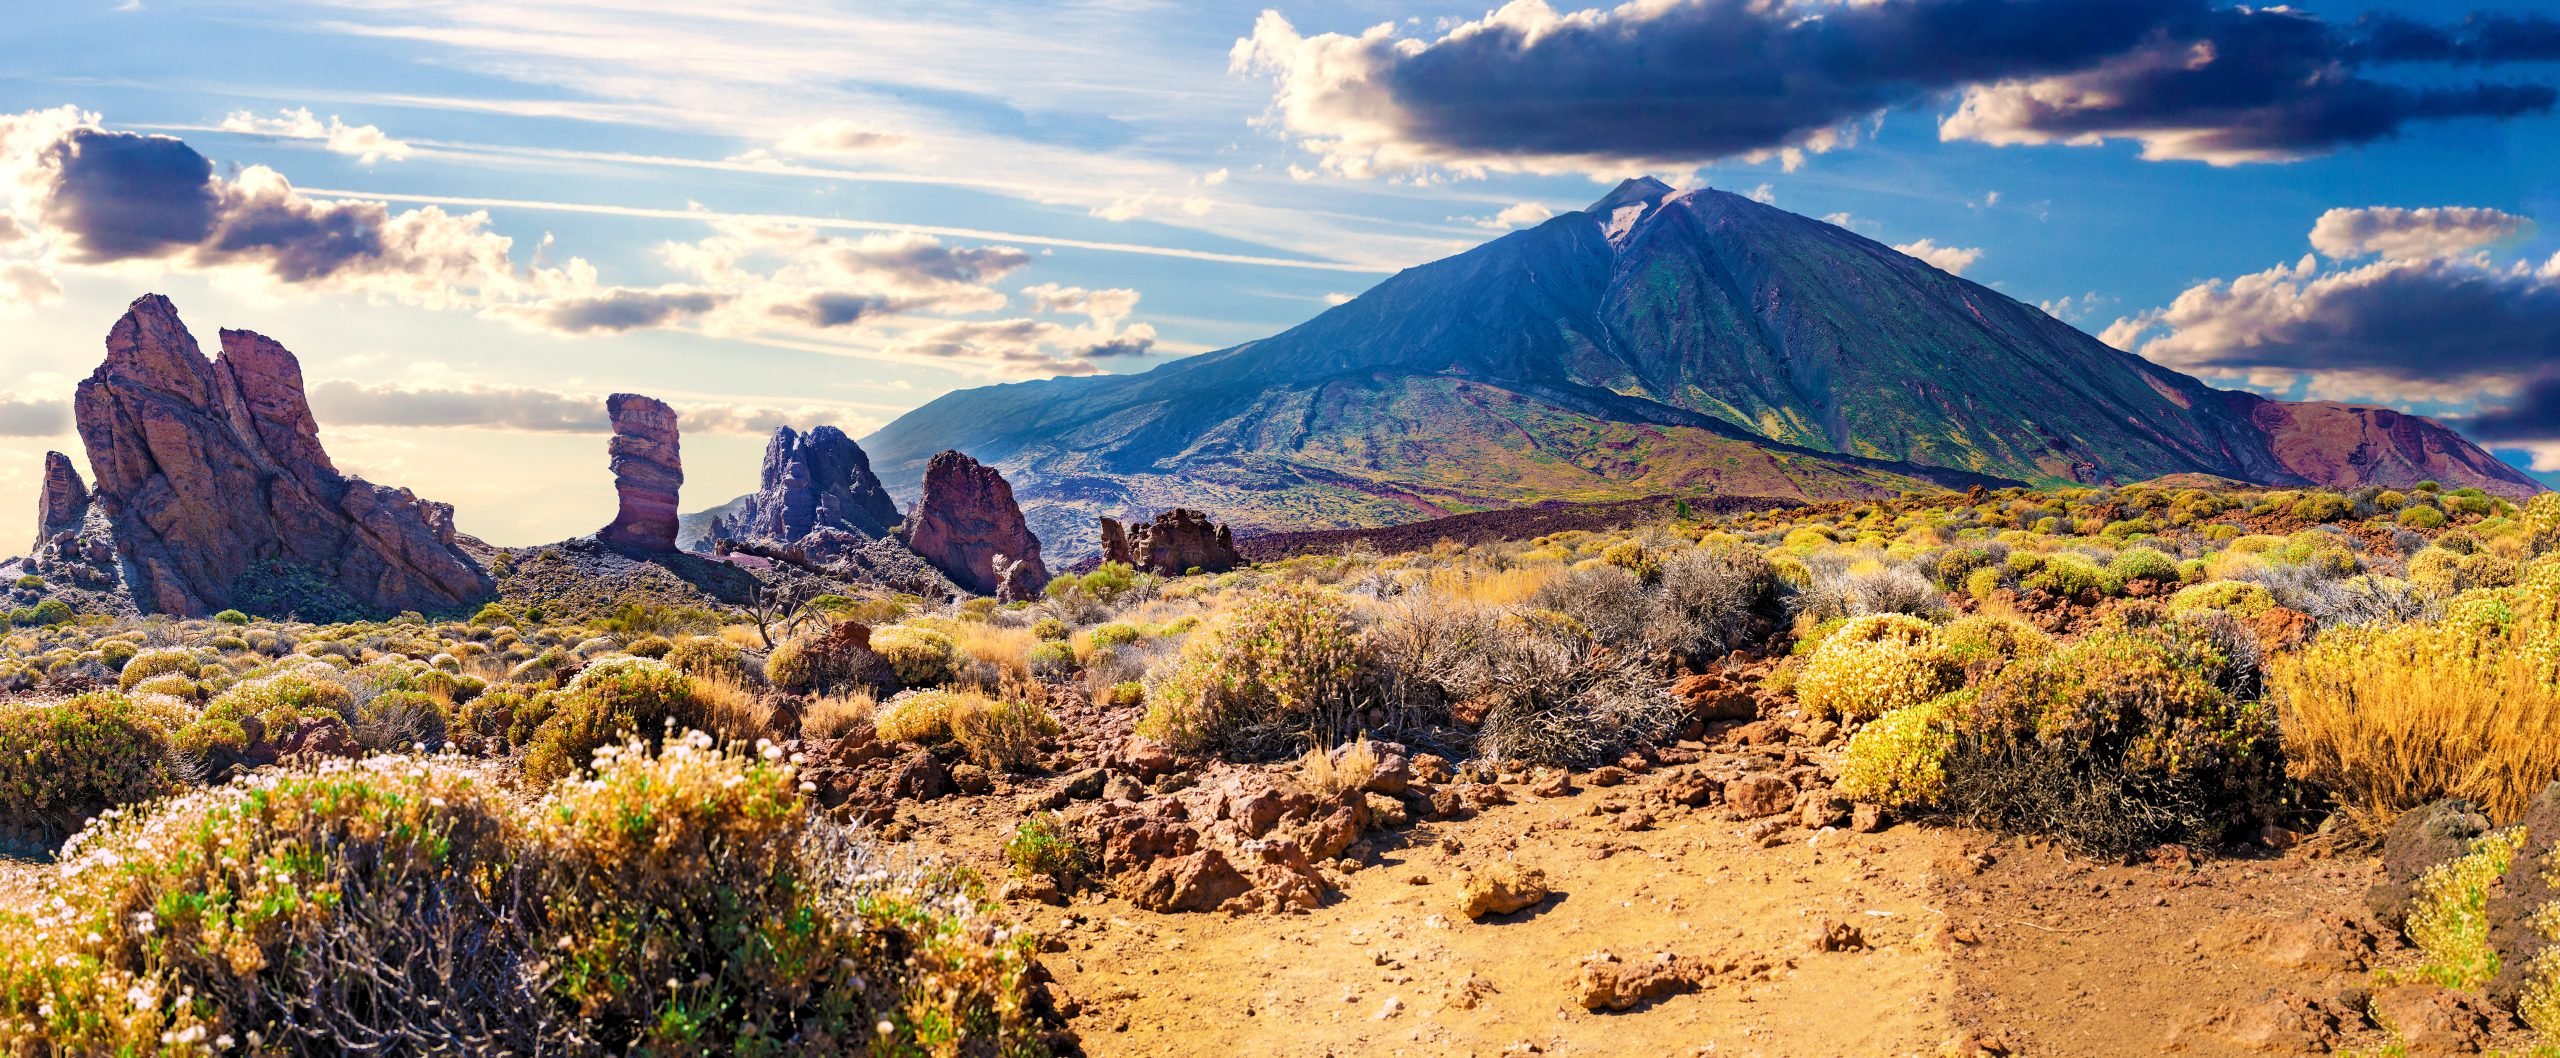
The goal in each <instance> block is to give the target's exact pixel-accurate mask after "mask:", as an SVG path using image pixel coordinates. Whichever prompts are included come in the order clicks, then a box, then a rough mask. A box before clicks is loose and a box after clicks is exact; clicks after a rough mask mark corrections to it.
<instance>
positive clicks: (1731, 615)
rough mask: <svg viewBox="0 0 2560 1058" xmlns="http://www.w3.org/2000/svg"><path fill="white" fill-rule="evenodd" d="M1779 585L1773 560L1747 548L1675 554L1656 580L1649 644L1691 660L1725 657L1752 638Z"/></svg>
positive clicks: (1729, 546)
mask: <svg viewBox="0 0 2560 1058" xmlns="http://www.w3.org/2000/svg"><path fill="white" fill-rule="evenodd" d="M1777 583H1778V580H1777V574H1776V573H1775V572H1774V571H1773V570H1771V569H1770V566H1769V560H1768V559H1767V558H1766V557H1764V556H1762V555H1761V554H1760V553H1759V552H1757V551H1753V550H1751V549H1749V548H1745V547H1741V546H1738V545H1730V544H1727V545H1721V546H1709V547H1700V548H1694V549H1691V550H1687V551H1682V552H1679V553H1677V554H1674V555H1672V556H1671V557H1670V558H1668V559H1665V560H1663V562H1662V564H1661V568H1660V570H1659V572H1658V573H1657V574H1656V576H1655V585H1656V587H1655V599H1654V616H1653V619H1652V621H1651V623H1650V624H1649V625H1648V626H1647V638H1648V639H1649V640H1651V641H1652V642H1653V643H1654V645H1656V646H1659V647H1662V648H1665V649H1669V650H1674V651H1678V652H1680V653H1684V654H1687V655H1689V656H1691V657H1693V658H1699V659H1705V658H1712V657H1715V656H1718V655H1721V654H1723V653H1725V652H1726V651H1729V650H1732V649H1733V648H1735V647H1737V646H1740V645H1742V643H1743V642H1744V640H1746V639H1748V638H1749V636H1750V634H1751V630H1752V624H1753V619H1754V617H1755V616H1756V615H1757V613H1758V611H1760V610H1761V609H1763V608H1765V607H1766V606H1767V605H1768V602H1769V600H1770V598H1771V597H1772V595H1773V593H1774V592H1776V590H1777Z"/></svg>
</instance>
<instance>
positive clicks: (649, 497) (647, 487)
mask: <svg viewBox="0 0 2560 1058" xmlns="http://www.w3.org/2000/svg"><path fill="white" fill-rule="evenodd" d="M605 411H606V412H607V413H608V414H610V415H611V416H612V417H613V440H612V442H611V443H610V444H608V445H607V446H606V448H605V451H606V452H607V453H608V454H609V455H610V456H611V457H612V467H613V491H614V492H615V494H617V495H618V496H619V497H620V498H621V509H620V510H619V511H617V512H616V513H615V514H614V517H613V524H611V525H608V526H605V527H604V528H603V529H602V530H601V531H599V532H598V533H597V534H596V535H597V536H598V537H599V538H601V539H603V540H604V542H606V543H608V544H612V545H614V546H616V547H621V548H626V549H629V550H633V551H648V552H673V551H674V550H675V549H676V517H677V516H676V492H677V490H679V489H681V488H682V487H683V486H684V457H683V455H682V453H681V452H680V451H679V448H678V445H677V428H676V412H675V409H673V408H670V407H668V406H667V402H665V401H662V400H659V399H657V398H655V397H644V396H641V395H639V394H637V393H616V394H614V395H613V396H610V397H607V398H605Z"/></svg>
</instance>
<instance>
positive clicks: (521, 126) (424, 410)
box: [0, 0, 2560, 551]
mask: <svg viewBox="0 0 2560 1058" xmlns="http://www.w3.org/2000/svg"><path fill="white" fill-rule="evenodd" d="M25 6H26V7H27V8H28V10H22V11H17V12H13V19H14V24H13V26H12V31H11V32H10V33H9V34H8V36H7V38H6V39H5V40H0V511H7V510H19V511H31V510H32V508H33V507H34V504H35V490H36V487H37V483H38V482H39V480H40V478H41V475H42V457H43V453H44V452H45V451H46V450H48V449H61V450H64V451H68V452H71V453H73V454H74V455H75V457H77V456H78V454H79V448H78V441H77V438H76V437H75V436H73V435H72V432H71V415H70V411H69V398H70V396H71V393H72V390H73V387H74V386H75V385H76V384H77V382H78V380H79V379H81V378H83V377H85V376H86V375H87V374H88V373H89V372H90V371H91V370H92V369H94V368H95V367H96V365H97V363H98V361H99V359H100V358H101V356H102V345H101V343H102V340H103V338H104V336H105V334H106V331H107V329H108V328H109V326H111V325H112V324H113V322H114V321H115V319H116V317H117V316H118V315H119V314H120V313H121V312H122V311H123V307H124V306H125V305H126V304H127V303H128V302H130V301H131V300H132V299H133V298H135V297H137V296H139V295H141V294H143V293H145V292H158V293H164V294H167V295H169V296H170V297H171V298H172V299H173V300H174V301H175V302H176V303H177V305H178V307H179V310H180V312H181V313H182V314H183V315H184V316H185V318H186V320H187V322H188V324H189V326H190V327H191V329H193V330H194V332H195V333H196V334H197V335H198V337H199V338H200V339H201V340H204V341H205V342H206V344H207V349H208V352H210V351H211V349H212V347H213V339H214V337H215V330H216V329H217V328H222V327H232V328H245V329H250V330H255V331H258V332H260V333H263V334H266V335H269V336H271V337H274V338H276V339H278V340H280V341H282V342H283V343H284V344H285V345H287V346H288V347H290V348H291V349H293V350H294V351H295V352H296V353H297V354H298V355H299V356H300V358H301V360H302V363H303V368H304V373H305V376H306V378H307V380H308V383H309V388H310V390H311V394H312V401H313V405H314V410H315V412H316V414H317V416H318V418H319V420H320V423H321V427H322V439H323V441H324V442H325V443H326V444H327V446H328V447H329V450H330V452H331V454H332V455H333V457H334V458H335V460H336V462H337V463H338V465H339V466H340V467H341V468H342V469H345V470H348V471H350V472H353V473H357V474H360V475H363V476H365V477H367V478H370V479H372V480H374V481H377V482H381V483H385V484H394V485H401V486H406V487H409V488H411V489H414V490H415V491H417V492H418V493H419V494H420V495H423V496H427V497H429V498H433V499H438V500H442V501H445V502H449V503H453V504H455V505H456V507H457V508H458V521H459V523H460V525H461V527H462V528H463V529H464V530H465V531H467V532H471V533H474V534H476V535H479V536H481V537H483V538H485V539H488V540H490V541H492V542H495V543H500V544H509V545H522V544H532V543H541V542H548V541H552V540H558V539H562V538H565V537H569V536H573V535H577V534H580V533H585V532H591V531H593V530H594V529H595V528H597V527H598V526H601V525H602V524H604V523H605V522H606V521H608V520H610V518H611V516H612V511H613V506H614V501H613V492H612V486H611V479H610V476H609V475H608V473H607V472H606V469H605V452H604V441H605V437H604V433H603V430H604V422H603V397H604V396H605V395H606V394H608V393H612V392H618V391H632V392H641V393H647V394H651V395H654V396H657V397H660V398H662V399H665V400H667V401H668V402H670V403H671V404H673V405H675V406H676V407H677V408H678V410H679V411H680V412H681V413H682V414H683V417H684V428H685V434H684V450H685V452H684V454H685V469H686V488H685V493H684V506H685V507H686V509H699V508H701V507H707V506H711V505H713V504H716V503H719V502H721V501H724V500H726V499H728V498H730V497H732V496H735V495H737V494H739V493H741V492H745V491H748V490H749V489H751V488H752V487H753V485H754V483H755V477H756V472H757V461H758V456H759V454H760V453H761V451H762V448H763V444H764V439H765V437H766V436H767V435H769V433H770V432H771V430H772V429H773V428H774V427H775V426H776V425H780V424H785V423H788V424H791V425H795V426H800V427H807V426H812V425H817V424H820V423H832V424H835V425H839V426H842V427H844V428H846V429H847V430H848V431H850V432H852V433H854V434H856V435H857V436H859V435H861V434H863V433H866V432H868V431H870V430H872V429H874V428H877V427H878V426H880V425H882V424H884V423H886V422H888V421H889V420H890V419H892V418H895V417H896V416H897V415H898V414H899V413H900V412H902V411H904V410H906V409H909V408H912V407H915V406H917V405H919V404H921V403H923V402H925V401H928V400H931V399H932V398H934V397H935V396H938V395H940V394H942V393H945V392H949V391H951V390H953V389H959V388H966V387H971V386H978V385H986V384H990V383H996V382H1006V381H1016V380H1021V379H1028V378H1040V377H1048V376H1053V375H1061V374H1093V373H1101V372H1128V371H1139V370H1144V369H1146V368H1148V367H1152V366H1154V365H1156V364H1160V363H1163V362H1166V361H1167V360H1169V359H1172V358H1176V357H1181V356H1188V355H1193V354H1196V353H1200V352H1205V351H1208V350H1212V349H1218V348H1223V347H1226V346H1229V345H1232V344H1235V343H1238V342H1241V341H1245V340H1249V339H1252V338H1257V337H1261V336H1264V335H1268V334H1271V333H1274V332H1277V331H1279V330H1282V329H1285V328H1287V327H1289V326H1291V325H1293V324H1295V323H1298V322H1300V321H1302V320H1304V319H1305V318H1307V317H1309V316H1312V315H1314V314H1316V313H1318V312H1321V311H1323V310H1324V309H1325V308H1326V307H1328V306H1329V305H1330V304H1334V303H1338V302H1339V301H1341V300H1344V299H1346V298H1348V297H1350V296H1353V295H1355V294H1357V293H1358V292H1359V291H1361V290H1363V289H1366V288H1367V287H1368V286H1370V285H1371V284H1374V283H1376V282H1377V281H1378V280H1380V279H1383V278H1385V277H1386V276H1387V275H1389V274H1392V273H1393V272H1394V271H1396V270H1397V269H1400V268H1404V267H1408V266H1411V265H1415V264H1420V263H1423V262H1425V261H1429V260H1433V259H1436V258H1439V257H1443V256H1446V255H1448V254H1451V253H1454V252H1457V251H1460V250H1463V249H1465V248H1467V247H1469V246H1472V245H1475V244H1478V243H1480V242H1483V241H1485V240H1487V239H1490V238H1493V237H1495V236H1498V235H1499V234H1501V233H1502V232H1504V231H1506V230H1510V229H1512V228H1516V227H1521V226H1526V225H1531V224H1535V223H1538V222H1539V221H1541V220H1543V219H1545V218H1546V217H1548V216H1551V215H1553V214H1555V213H1559V212H1565V211H1569V210H1573V209H1577V208H1580V207H1581V206H1583V205H1586V204H1588V203H1589V202H1590V201H1591V200H1593V199H1596V198H1597V197H1599V196H1600V195H1601V194H1603V193H1605V192H1606V190H1607V189H1608V187H1609V186H1610V185H1612V184H1614V183H1615V182H1616V181H1617V180H1619V179H1622V178H1624V177H1627V176H1630V175H1639V174H1651V175H1656V176H1659V177H1661V178H1663V179H1666V180H1668V181H1671V182H1673V183H1674V184H1677V185H1680V186H1712V187H1718V188H1724V189H1728V190H1732V191H1736V192H1739V193H1743V194H1748V195H1751V196H1753V197H1755V198H1758V199H1761V200H1763V201H1766V202H1770V203H1772V204H1775V205H1777V206H1779V207H1781V208H1784V209H1788V210H1792V211H1795V212H1798V213H1802V214H1805V215H1808V216H1814V217H1821V218H1825V219H1828V220H1831V221H1832V222H1833V223H1837V224H1842V225H1844V226H1847V227H1849V228H1851V229H1853V230H1855V231H1857V232H1859V233H1861V234H1864V235H1867V236H1870V237H1872V238H1875V239H1878V240H1880V241H1883V242H1886V243H1888V244H1891V245H1894V246H1896V247H1897V248H1900V249H1902V250H1904V252H1907V253H1911V254H1913V255H1914V256H1917V257H1921V258H1923V259H1925V260H1928V261H1930V262H1931V263H1933V264H1936V265H1938V266H1939V267H1942V268H1946V269H1948V270H1950V271H1957V272H1960V273H1961V274H1963V275H1964V276H1966V277H1967V278H1970V279H1973V280H1976V281H1978V282H1982V283H1985V284H1987V285H1990V286H1991V287H1993V288H1995V289H1998V290H2000V291H2002V292H2004V293H2007V294H2009V295H2010V296H2012V297H2016V298H2019V299H2021V300H2023V301H2026V302H2029V303H2031V304H2037V305H2040V306H2042V307H2044V308H2045V310H2046V311H2048V312H2051V313H2053V314H2054V315H2055V316H2057V317H2059V318H2061V319H2064V320H2066V321H2069V322H2071V323H2073V324H2075V325H2077V326H2080V327H2082V328H2084V329H2085V330H2087V331H2089V332H2090V333H2091V334H2094V335H2099V336H2100V337H2102V338H2104V339H2105V340H2107V341H2109V342H2111V343H2113V344H2116V345H2118V346H2120V347H2123V348H2127V349H2131V350H2133V351H2136V352H2139V353H2141V354H2142V355H2145V356H2148V357H2151V358H2152V359H2154V360H2157V361H2159V362H2161V363H2164V364H2168V365H2170V366H2173V367H2176V368H2179V369H2180V370H2185V371H2188V372H2190V373H2194V374H2198V375H2200V376H2202V377H2204V378H2206V379H2207V380H2209V381H2212V382H2215V383H2216V384H2220V385H2226V386H2233V387H2245V388H2251V389H2256V390H2259V391H2261V392H2265V393H2268V394H2271V395H2275V396H2279V397H2290V398H2317V399H2339V400H2352V401H2359V402H2371V403H2382V404H2388V405H2391V406H2394V407H2399V408H2403V409H2406V410H2412V411H2417V412H2420V413H2425V414H2431V415H2437V416H2440V417H2443V418H2445V419H2447V420H2448V421H2450V422H2453V423H2454V424H2455V425H2456V426H2457V428H2459V429H2462V430H2463V431H2464V432H2466V433H2467V434H2469V435H2470V436H2472V437H2473V438H2475V439H2476V440H2479V441H2481V442H2482V443H2484V444H2486V445H2488V446H2490V447H2491V448H2492V449H2493V450H2494V451H2497V452H2498V453H2499V454H2501V455H2502V456H2503V457H2505V458H2507V459H2509V460H2510V461H2511V462H2515V463H2516V464H2518V465H2519V466H2528V467H2530V468H2532V469H2534V470H2535V471H2537V472H2540V473H2541V476H2542V477H2543V479H2544V480H2545V481H2546V482H2549V483H2552V484H2554V485H2560V232H2555V231H2554V230H2553V229H2554V225H2546V224H2541V223H2537V222H2538V221H2541V220H2543V219H2544V218H2545V216H2546V215H2555V216H2560V185H2556V184H2555V180H2560V122H2555V117H2554V109H2555V104H2556V103H2560V89H2556V88H2555V86H2560V62H2555V60H2560V23H2555V22H2553V21H2551V20H2550V17H2549V16H2547V15H2545V14H2542V13H2540V12H2539V9H2538V7H2537V5H2533V4H2523V3H2512V4H2506V5H2499V4H2495V3H2488V4H2476V5H2475V4H2460V5H2454V4H2433V3H2417V2H2396V3H2387V4H2360V3H2311V4H2306V5H2296V6H2293V7H2290V8H2283V7H2278V8H2266V7H2258V8H2243V7H2233V6H2224V5H2219V4H2214V3H2209V2H2205V0H2110V2H2108V3H2103V4H2100V3H2091V2H2087V0H1636V2H1634V3H1629V4H1626V5H1625V6H1604V7H1588V8H1585V7H1576V6H1572V5H1571V3H1570V2H1567V3H1558V4H1553V5H1551V4H1550V3H1546V2H1540V0H1521V2H1515V3H1511V4H1508V5H1505V6H1501V7H1498V8H1492V7H1488V6H1487V5H1486V4H1485V3H1484V2H1483V0H1475V2H1472V3H1415V2H1386V0H1277V2H1276V6H1273V7H1269V8H1264V7H1261V6H1258V5H1250V4H1248V5H1231V4H1223V3H1195V2H1179V0H1166V2H1156V0H1046V2H998V0H951V2H911V3H899V4H886V3H882V4H862V3H851V2H833V0H727V2H724V3H720V4H703V3H699V2H698V0H547V2H545V3H542V4H525V3H516V2H509V0H264V2H257V3H247V2H218V0H206V2H186V0H61V2H57V3H48V4H43V5H25ZM7 549H8V547H7V546H6V545H0V551H5V550H7Z"/></svg>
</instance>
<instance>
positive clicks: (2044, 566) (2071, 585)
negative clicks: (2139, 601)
mask: <svg viewBox="0 0 2560 1058" xmlns="http://www.w3.org/2000/svg"><path fill="white" fill-rule="evenodd" d="M2043 557H2044V561H2043V562H2041V563H2039V564H2038V565H2037V566H2036V567H2035V571H2034V572H2032V573H2028V574H2026V575H2024V576H2022V577H2020V578H2018V586H2019V587H2021V588H2024V589H2026V590H2028V591H2041V592H2045V593H2048V594H2051V595H2053V596H2056V597H2058V598H2064V599H2076V598H2083V597H2087V596H2096V595H2105V594H2108V593H2109V592H2110V591H2112V590H2114V588H2115V587H2116V585H2115V583H2114V582H2113V581H2112V580H2111V579H2110V578H2109V576H2108V574H2107V570H2106V569H2105V568H2104V567H2102V566H2100V565H2098V564H2097V563H2095V562H2092V561H2090V560H2089V559H2087V558H2084V557H2082V556H2079V555H2075V554H2070V553H2068V552H2062V553H2056V554H2051V555H2046V556H2043Z"/></svg>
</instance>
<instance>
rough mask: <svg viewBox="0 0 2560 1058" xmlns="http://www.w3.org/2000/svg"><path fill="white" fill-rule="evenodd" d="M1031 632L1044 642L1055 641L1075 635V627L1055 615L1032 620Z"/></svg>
mask: <svg viewBox="0 0 2560 1058" xmlns="http://www.w3.org/2000/svg"><path fill="white" fill-rule="evenodd" d="M1031 634H1032V636H1033V637H1034V638H1037V639H1039V640H1040V641H1042V642H1045V643H1054V642H1058V641H1060V640H1063V639H1066V638H1067V637H1068V636H1070V635H1073V634H1074V629H1071V628H1069V627H1067V623H1066V622H1065V621H1061V620H1058V619H1057V618H1055V617H1043V618H1041V619H1039V620H1037V621H1033V622H1031Z"/></svg>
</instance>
